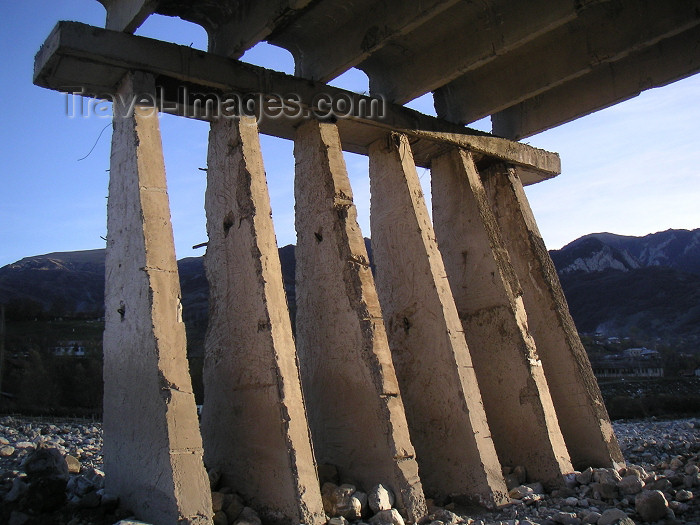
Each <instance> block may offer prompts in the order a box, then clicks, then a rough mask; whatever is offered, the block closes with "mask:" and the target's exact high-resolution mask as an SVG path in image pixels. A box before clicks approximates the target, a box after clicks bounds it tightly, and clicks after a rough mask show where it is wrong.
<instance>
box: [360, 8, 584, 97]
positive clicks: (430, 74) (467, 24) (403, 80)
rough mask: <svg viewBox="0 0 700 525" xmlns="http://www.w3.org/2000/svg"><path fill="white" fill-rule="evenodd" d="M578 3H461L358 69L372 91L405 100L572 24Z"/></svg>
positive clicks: (394, 40)
mask: <svg viewBox="0 0 700 525" xmlns="http://www.w3.org/2000/svg"><path fill="white" fill-rule="evenodd" d="M579 5H580V2H576V1H573V0H568V1H559V2H551V1H550V0H531V1H529V2H512V1H510V0H494V1H492V2H488V3H487V2H474V3H465V2H460V3H459V4H458V5H457V6H455V7H453V8H451V9H447V10H445V11H443V12H442V13H440V14H439V15H437V16H436V17H435V18H434V19H433V20H432V23H431V24H430V25H424V26H422V27H418V28H417V29H416V30H414V31H412V32H410V33H409V34H407V35H405V36H402V37H400V38H395V39H393V40H392V41H391V42H390V43H389V44H387V45H386V46H384V47H383V48H382V49H381V50H379V51H377V52H374V53H373V54H372V55H371V56H370V57H369V58H368V59H367V60H365V61H364V62H363V63H362V64H360V66H358V67H359V68H360V69H362V70H363V71H364V72H365V73H367V74H368V75H369V78H370V92H371V93H372V94H381V95H383V96H385V97H386V98H387V99H389V100H391V101H392V102H397V103H399V104H403V103H405V102H408V101H409V100H412V99H414V98H416V97H418V96H420V95H422V94H424V93H426V92H428V91H432V90H435V89H437V88H439V87H440V86H443V85H445V83H447V82H449V81H451V80H454V79H455V78H457V77H459V76H460V75H462V74H464V73H466V72H468V71H470V70H473V69H476V68H479V67H482V66H483V65H484V64H486V63H488V62H490V61H492V60H496V59H498V58H499V57H502V56H503V55H505V54H506V53H509V52H511V51H513V50H514V49H516V48H518V47H519V46H521V45H523V44H525V43H527V42H529V41H531V40H533V39H535V38H537V37H538V36H540V35H542V34H544V33H546V32H548V31H551V30H553V29H555V28H557V27H559V26H561V25H563V24H565V23H567V22H570V21H571V20H573V19H575V18H576V16H577V13H578V10H579V9H580V7H579ZM435 27H439V28H440V30H439V31H436V30H435ZM418 49H420V52H417V51H415V50H418ZM412 50H413V51H412Z"/></svg>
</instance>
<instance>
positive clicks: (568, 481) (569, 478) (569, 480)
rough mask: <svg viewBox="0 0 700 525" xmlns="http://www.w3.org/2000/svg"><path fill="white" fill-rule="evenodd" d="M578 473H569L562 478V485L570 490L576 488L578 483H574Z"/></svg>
mask: <svg viewBox="0 0 700 525" xmlns="http://www.w3.org/2000/svg"><path fill="white" fill-rule="evenodd" d="M577 474H580V472H570V473H568V474H566V475H565V476H564V484H565V485H566V486H567V487H568V488H570V489H575V488H576V487H577V486H578V481H576V475H577Z"/></svg>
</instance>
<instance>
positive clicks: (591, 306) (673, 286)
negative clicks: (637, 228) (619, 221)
mask: <svg viewBox="0 0 700 525" xmlns="http://www.w3.org/2000/svg"><path fill="white" fill-rule="evenodd" d="M551 255H552V260H553V261H554V264H555V266H556V267H557V270H558V272H559V277H560V280H561V283H562V286H563V288H564V293H565V294H566V297H567V301H568V302H569V308H570V310H571V315H572V316H573V318H574V321H575V322H576V326H577V328H578V330H579V331H581V332H601V333H604V334H607V335H621V336H629V335H632V336H637V337H645V338H649V339H651V338H654V337H660V338H662V339H663V340H665V341H668V342H672V343H673V344H675V345H681V346H683V347H686V348H692V347H693V345H697V344H698V343H700V229H696V230H692V231H688V230H668V231H664V232H658V233H654V234H651V235H646V236H644V237H628V236H622V235H614V234H611V233H594V234H590V235H586V236H584V237H581V238H579V239H576V240H575V241H573V242H571V243H570V244H568V245H567V246H564V247H563V248H562V249H561V250H553V251H552V252H551Z"/></svg>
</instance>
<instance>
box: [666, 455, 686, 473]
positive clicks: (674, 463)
mask: <svg viewBox="0 0 700 525" xmlns="http://www.w3.org/2000/svg"><path fill="white" fill-rule="evenodd" d="M668 467H669V468H670V469H671V470H680V469H682V468H683V459H682V458H680V457H678V456H676V457H675V458H673V459H672V460H671V462H670V463H669V464H668Z"/></svg>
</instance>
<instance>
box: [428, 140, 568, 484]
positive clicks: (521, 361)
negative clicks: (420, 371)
mask: <svg viewBox="0 0 700 525" xmlns="http://www.w3.org/2000/svg"><path fill="white" fill-rule="evenodd" d="M432 172H433V177H432V190H433V191H432V201H433V221H434V225H435V234H436V237H437V241H438V245H439V247H440V252H441V253H442V256H443V259H444V262H445V269H446V270H447V277H448V279H449V282H450V286H451V289H452V293H453V296H454V299H455V303H456V305H457V311H458V312H459V317H460V319H461V321H462V326H463V328H464V334H465V336H466V339H467V344H468V345H469V348H470V350H471V355H472V360H473V363H474V370H475V371H476V376H477V378H478V379H479V385H480V386H481V395H482V398H483V400H484V406H485V408H486V417H487V418H488V421H489V427H490V428H491V433H492V436H493V442H494V443H495V445H496V451H497V452H498V456H499V458H500V460H501V464H503V465H504V466H510V467H515V466H517V465H521V466H524V467H525V468H526V469H527V472H528V477H529V479H530V480H532V481H541V482H542V483H544V484H545V485H548V486H556V485H557V484H561V483H562V482H563V478H562V476H563V475H564V474H566V473H569V472H571V471H573V468H572V466H571V462H570V459H569V454H568V452H567V450H566V445H565V444H564V439H563V437H562V435H561V431H560V429H559V425H558V423H557V416H556V413H555V409H554V405H553V403H552V398H551V397H550V393H549V389H548V387H547V380H546V378H545V375H544V372H543V369H542V363H541V361H540V360H539V358H538V355H537V351H536V348H535V342H534V341H533V339H532V337H531V336H530V333H529V331H528V324H527V314H526V313H525V308H524V306H523V300H522V292H521V289H520V285H519V282H518V278H517V276H516V274H515V271H514V269H513V267H512V265H511V262H510V260H509V257H508V252H507V251H506V247H505V245H504V243H503V240H502V238H501V235H500V232H499V227H498V223H497V222H496V219H495V217H494V216H493V212H492V211H491V207H490V204H489V202H488V197H487V196H486V192H485V190H484V187H483V185H482V183H481V179H480V177H479V173H478V172H477V170H476V167H475V165H474V162H473V160H472V159H471V155H470V154H469V153H468V152H466V151H464V150H460V149H455V150H453V151H452V152H451V153H448V154H446V155H444V156H442V157H439V158H437V159H435V160H434V161H433V167H432Z"/></svg>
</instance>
